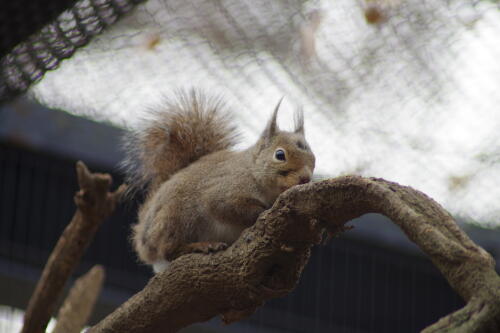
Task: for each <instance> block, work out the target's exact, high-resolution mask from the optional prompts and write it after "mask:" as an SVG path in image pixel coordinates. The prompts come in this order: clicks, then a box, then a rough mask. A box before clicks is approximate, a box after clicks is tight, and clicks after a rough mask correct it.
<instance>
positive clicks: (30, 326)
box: [21, 162, 125, 333]
mask: <svg viewBox="0 0 500 333" xmlns="http://www.w3.org/2000/svg"><path fill="white" fill-rule="evenodd" d="M76 171H77V175H78V183H79V185H80V191H78V192H77V193H76V194H75V203H76V206H77V211H76V213H75V215H74V216H73V219H72V220H71V222H70V224H69V225H68V226H67V227H66V229H65V230H64V232H63V234H62V235H61V237H60V238H59V240H58V242H57V244H56V246H55V248H54V249H53V250H52V253H51V254H50V257H49V259H48V261H47V263H46V265H45V267H44V269H43V272H42V276H41V278H40V280H39V281H38V283H37V285H36V288H35V291H34V292H33V295H32V296H31V298H30V301H29V304H28V308H27V310H26V313H25V315H24V325H23V329H22V331H21V332H22V333H42V332H45V327H46V326H47V323H48V322H49V320H50V317H51V315H52V314H53V313H54V309H55V306H56V304H57V301H58V299H59V297H60V295H61V292H62V290H63V288H64V285H65V283H66V281H67V280H68V278H69V277H70V275H71V273H72V272H73V270H74V268H75V267H76V266H77V265H78V263H79V262H80V258H81V256H82V255H83V252H84V251H85V249H86V248H87V246H88V244H89V243H90V241H91V240H92V238H93V237H94V234H95V232H96V231H97V229H98V227H99V226H100V224H101V223H102V221H103V220H104V219H105V218H106V217H108V216H109V215H110V214H111V213H112V212H113V210H114V209H115V206H116V203H117V202H118V200H119V198H120V196H121V195H122V193H123V192H124V190H125V186H124V185H122V186H120V187H119V188H118V190H116V192H109V187H110V185H111V176H110V175H108V174H100V173H90V171H89V170H88V169H87V167H86V166H85V164H83V162H78V163H77V165H76Z"/></svg>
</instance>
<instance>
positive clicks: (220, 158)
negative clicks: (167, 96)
mask: <svg viewBox="0 0 500 333" xmlns="http://www.w3.org/2000/svg"><path fill="white" fill-rule="evenodd" d="M280 103H281V100H280V101H279V102H278V104H277V105H276V107H275V109H274V112H273V113H272V115H271V118H270V119H269V121H268V122H267V125H266V127H265V129H264V131H263V132H262V134H261V135H260V137H259V139H258V140H257V142H256V143H255V144H254V145H252V146H250V147H249V148H247V149H245V150H242V151H235V150H232V148H233V147H234V145H235V144H236V142H237V137H238V135H237V131H236V129H235V126H233V125H231V119H230V114H229V113H228V111H227V110H226V106H225V104H224V103H223V102H222V100H221V99H220V98H209V97H207V96H206V95H204V94H203V93H201V92H200V91H197V90H191V91H189V92H181V93H179V94H178V96H177V98H176V99H174V100H167V101H166V103H165V104H164V105H163V106H162V107H160V108H156V109H155V110H151V112H149V114H148V116H149V117H148V118H147V119H145V121H144V123H143V124H142V126H139V127H138V128H137V129H135V130H133V131H130V134H129V135H128V136H127V137H126V139H125V146H126V147H125V150H126V152H127V158H126V160H125V163H124V164H125V167H126V169H127V181H128V182H129V183H130V184H131V185H132V187H134V188H141V187H142V188H145V189H146V193H147V194H146V198H145V201H144V203H143V204H142V205H141V206H140V208H139V213H138V222H137V223H136V224H135V225H133V226H132V235H131V240H132V243H133V247H134V249H135V251H136V252H137V254H138V257H139V259H140V260H141V261H142V262H144V263H146V264H149V265H152V266H153V270H154V271H155V273H157V272H160V271H163V270H165V269H166V268H167V267H168V264H169V262H170V261H172V260H174V259H175V258H177V257H179V256H181V255H183V254H187V253H192V252H198V253H211V252H215V251H220V250H224V249H226V248H227V246H228V245H230V244H232V243H233V242H234V241H235V240H236V239H237V238H238V237H239V236H240V234H241V232H242V231H243V230H244V229H245V228H247V227H250V226H251V225H253V224H254V223H255V221H256V219H257V217H258V216H259V215H260V214H261V213H262V212H263V211H264V210H267V209H269V208H270V207H271V206H272V204H273V203H274V201H275V200H276V198H277V197H278V195H279V194H280V193H282V192H284V191H285V190H287V189H289V188H290V187H292V186H295V185H298V184H304V183H308V182H309V181H310V180H311V178H312V174H313V171H314V166H315V156H314V154H313V152H312V151H311V148H310V147H309V144H308V143H307V141H306V139H305V136H304V117H303V112H302V111H301V110H300V111H297V112H296V114H295V129H294V130H293V131H292V132H288V131H282V130H280V129H279V128H278V125H277V122H276V117H277V114H278V109H279V106H280Z"/></svg>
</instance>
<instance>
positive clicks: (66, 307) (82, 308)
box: [52, 265, 105, 333]
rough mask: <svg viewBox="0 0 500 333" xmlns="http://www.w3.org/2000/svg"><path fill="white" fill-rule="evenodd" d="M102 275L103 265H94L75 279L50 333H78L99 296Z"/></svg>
mask: <svg viewBox="0 0 500 333" xmlns="http://www.w3.org/2000/svg"><path fill="white" fill-rule="evenodd" d="M104 276H105V273H104V267H102V266H100V265H96V266H94V267H92V269H91V270H90V271H88V272H87V273H86V274H85V275H83V276H82V277H80V278H79V279H77V280H76V281H75V284H74V285H73V287H72V288H71V290H70V291H69V294H68V296H67V297H66V299H65V300H64V304H63V305H62V307H61V309H60V310H59V313H58V315H57V323H56V326H55V327H54V330H53V331H52V333H80V331H81V330H82V328H83V327H84V326H85V324H86V323H87V320H88V319H89V317H90V314H91V313H92V310H93V308H94V305H95V302H96V301H97V298H98V297H99V294H100V292H101V287H102V284H103V282H104Z"/></svg>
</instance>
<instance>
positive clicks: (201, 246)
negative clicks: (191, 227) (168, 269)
mask: <svg viewBox="0 0 500 333" xmlns="http://www.w3.org/2000/svg"><path fill="white" fill-rule="evenodd" d="M225 249H227V244H226V243H222V242H194V243H188V244H182V245H180V246H179V247H178V248H177V250H176V251H175V257H176V258H177V257H180V256H182V255H184V254H188V253H205V254H208V253H214V252H218V251H223V250H225Z"/></svg>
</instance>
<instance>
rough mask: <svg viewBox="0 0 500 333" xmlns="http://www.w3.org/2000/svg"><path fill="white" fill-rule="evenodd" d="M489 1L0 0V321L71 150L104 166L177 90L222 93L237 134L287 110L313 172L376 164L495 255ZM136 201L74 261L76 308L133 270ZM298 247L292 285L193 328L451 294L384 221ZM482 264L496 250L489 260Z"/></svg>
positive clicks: (37, 268) (304, 317)
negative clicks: (100, 277) (302, 132)
mask: <svg viewBox="0 0 500 333" xmlns="http://www.w3.org/2000/svg"><path fill="white" fill-rule="evenodd" d="M499 8H500V5H499V2H498V1H495V0H477V1H461V0H439V1H436V0H434V1H430V0H424V1H417V0H407V1H403V0H372V1H369V0H365V1H361V0H337V1H327V0H323V1H321V0H317V1H300V0H275V1H264V0H254V1H248V0H240V1H236V0H203V1H202V0H199V1H191V0H189V1H179V0H170V1H169V0H149V1H133V0H120V1H118V0H81V1H56V0H50V1H44V2H41V1H30V2H28V1H18V2H16V3H15V4H10V3H9V4H7V3H6V4H3V3H2V4H1V5H0V27H1V29H0V57H1V60H0V101H1V103H2V104H1V105H0V279H1V280H2V281H1V282H0V305H1V304H3V306H0V331H1V332H13V331H16V330H18V327H20V326H19V325H20V323H21V318H22V309H23V308H24V307H25V306H26V304H27V301H28V299H29V296H30V295H31V292H32V289H33V287H34V283H35V282H36V280H37V279H38V277H39V275H40V272H41V269H42V268H43V265H44V263H45V260H46V259H47V257H48V254H49V253H50V250H51V249H52V247H53V246H54V244H55V242H56V241H57V239H58V237H59V235H60V233H61V232H62V230H63V229H64V227H65V226H66V225H67V223H68V222H69V220H70V218H71V216H72V214H73V212H74V209H75V207H74V204H73V194H74V192H75V191H76V190H77V183H76V175H75V170H74V164H75V161H76V160H78V159H81V160H83V161H85V162H86V163H87V164H88V165H89V166H90V168H91V169H92V170H95V171H106V172H110V173H111V174H113V176H114V180H115V183H116V184H119V183H120V182H121V181H122V178H123V177H122V174H121V173H120V171H119V169H118V164H119V162H120V160H121V159H122V158H123V152H122V151H121V148H120V146H121V145H120V137H121V135H122V133H123V131H124V130H126V129H127V128H133V127H134V126H136V124H137V122H138V120H140V119H141V117H142V115H143V114H144V111H145V110H148V109H149V108H154V107H157V106H158V105H161V103H162V100H164V99H165V98H168V97H169V96H171V95H172V94H174V93H175V91H176V90H178V89H189V88H191V87H197V88H201V89H203V90H205V91H207V92H208V93H210V94H216V95H222V96H223V97H224V99H225V100H227V103H228V104H229V105H230V106H231V108H232V109H233V110H234V112H233V113H234V115H235V122H236V123H237V125H238V127H239V128H240V129H241V132H242V138H243V139H242V142H241V145H240V146H241V147H245V146H248V145H250V144H252V143H253V141H254V140H255V139H256V138H257V136H258V135H259V133H260V131H261V130H262V128H263V126H264V124H265V122H266V120H267V118H268V117H269V114H270V113H271V111H272V109H273V107H274V106H275V104H276V102H277V101H278V100H279V98H281V97H282V96H285V100H284V105H283V107H282V109H281V113H280V115H279V123H280V125H281V126H282V127H283V128H290V127H291V123H292V118H293V112H294V110H295V109H296V108H299V107H302V108H303V109H304V113H305V120H306V136H307V139H308V141H309V143H310V145H311V147H312V149H313V151H314V152H315V154H316V156H317V169H316V178H317V179H320V178H326V177H335V176H338V175H343V174H359V175H363V176H374V177H384V178H386V179H388V180H392V181H396V182H399V183H401V184H404V185H410V186H413V187H415V188H417V189H419V190H421V191H423V192H425V193H426V194H428V195H429V196H431V197H432V198H434V199H435V200H436V201H438V202H440V203H441V204H442V205H443V206H444V207H445V208H446V209H448V210H449V211H450V212H451V213H452V215H453V216H454V217H455V218H456V219H457V220H458V221H459V222H460V224H461V226H462V227H463V228H464V229H465V230H466V232H467V233H468V234H469V235H470V237H471V238H473V239H474V240H475V241H476V242H478V243H479V244H480V245H481V246H483V247H484V248H485V249H486V250H487V251H489V252H490V253H491V254H492V255H494V257H495V258H496V260H497V263H498V262H499V261H500V143H499V142H500V113H499V107H498V105H499V104H500V94H499V93H498V91H499V89H500V61H499V60H498V59H500V43H499V37H498V36H499V35H500V11H499ZM138 202H140V198H137V200H134V201H131V202H129V203H127V204H125V205H122V207H120V208H119V210H118V211H117V212H116V213H115V214H114V216H113V217H112V218H111V219H110V220H109V221H107V222H106V223H105V224H103V226H102V227H101V229H100V231H99V232H98V235H97V237H96V239H95V241H94V242H93V243H92V245H91V247H90V248H89V250H88V251H87V254H86V256H85V258H84V260H83V261H82V263H81V265H80V266H79V268H78V269H77V271H76V272H75V274H74V276H75V277H77V276H79V275H81V274H82V273H84V272H86V271H87V270H88V269H89V268H90V267H91V266H92V265H93V264H95V263H100V264H103V265H104V266H105V267H106V271H107V279H106V285H105V289H104V291H103V293H102V295H101V298H100V300H99V304H98V306H97V308H96V311H95V314H94V316H93V319H92V321H93V322H95V321H97V320H99V319H100V318H102V317H103V316H104V315H105V314H106V313H109V312H110V311H112V310H113V309H114V308H116V306H117V305H119V304H120V303H122V302H123V301H124V300H126V299H127V298H128V297H130V295H132V294H133V293H134V292H136V291H138V290H140V289H142V287H143V286H144V285H145V283H146V282H147V280H148V279H149V278H150V277H151V272H150V271H149V269H148V268H146V267H143V266H141V265H140V264H138V263H137V261H136V259H135V255H134V253H133V252H132V250H131V247H130V245H129V243H128V240H127V239H128V235H129V229H130V224H131V223H133V222H134V221H135V215H136V209H137V204H138ZM352 224H353V225H355V229H354V230H352V231H348V232H347V233H345V234H344V235H342V236H341V237H340V238H338V239H335V240H334V241H333V242H332V243H330V244H329V245H326V246H321V247H318V248H316V249H315V253H314V255H313V256H312V258H311V262H310V263H309V264H308V266H307V269H306V271H305V272H304V275H303V278H302V279H301V282H300V285H299V286H298V287H297V290H296V291H295V292H293V293H292V294H291V295H289V296H288V297H286V298H283V299H278V300H273V301H271V302H269V303H268V304H266V305H265V306H264V307H262V308H261V309H259V310H258V311H257V313H256V314H255V315H253V316H252V317H251V318H249V319H248V320H245V321H244V322H241V323H237V324H235V325H231V326H222V325H221V324H220V323H219V321H217V320H212V321H211V322H209V323H206V324H200V325H195V326H193V327H192V328H190V329H189V331H192V332H219V331H220V332H327V331H328V332H329V331H335V332H417V331H419V330H421V329H423V328H424V327H425V326H427V325H429V324H431V323H433V322H435V321H436V320H437V319H439V318H440V317H442V316H444V315H446V314H448V313H450V312H452V311H453V310H456V309H458V308H459V307H461V306H462V305H463V302H462V301H461V299H460V298H459V297H458V296H457V295H456V294H455V293H454V292H453V291H452V290H451V288H450V287H449V286H448V285H447V283H446V281H445V280H444V279H443V278H442V277H441V276H440V274H439V272H438V271H437V270H436V269H435V268H434V267H433V266H432V264H431V263H430V262H429V261H428V260H427V259H426V258H425V257H424V256H423V254H422V253H421V252H420V251H419V250H418V249H417V248H416V247H415V246H414V245H413V244H411V243H410V242H409V241H408V240H407V239H406V237H405V236H404V235H403V234H402V232H400V231H399V229H397V228H396V227H394V226H392V224H391V223H390V221H387V220H386V219H385V218H384V217H382V216H379V215H366V216H363V217H361V218H360V219H358V220H356V221H353V222H352ZM498 267H499V265H498V264H497V269H498Z"/></svg>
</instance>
